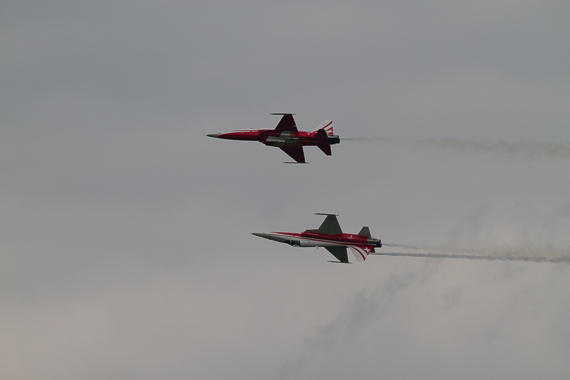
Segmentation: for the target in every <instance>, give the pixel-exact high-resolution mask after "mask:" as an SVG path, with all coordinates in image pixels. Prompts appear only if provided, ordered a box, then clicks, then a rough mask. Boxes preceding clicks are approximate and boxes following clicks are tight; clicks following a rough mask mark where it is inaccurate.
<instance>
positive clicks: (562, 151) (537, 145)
mask: <svg viewBox="0 0 570 380" xmlns="http://www.w3.org/2000/svg"><path fill="white" fill-rule="evenodd" d="M342 141H366V142H377V143H395V144H407V145H415V146H424V147H428V148H435V149H439V150H452V151H454V152H455V153H458V154H462V153H468V152H476V153H485V154H494V155H496V156H507V157H509V158H510V157H513V156H523V157H526V158H528V159H539V158H543V157H544V158H570V143H567V144H559V143H548V142H537V141H519V142H516V143H513V142H504V141H486V140H480V141H475V140H459V139H434V138H432V139H413V138H389V137H348V138H343V139H342Z"/></svg>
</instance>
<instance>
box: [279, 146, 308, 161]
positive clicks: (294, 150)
mask: <svg viewBox="0 0 570 380" xmlns="http://www.w3.org/2000/svg"><path fill="white" fill-rule="evenodd" d="M281 150H282V151H283V152H285V153H287V154H288V155H289V157H291V158H292V159H294V160H295V161H297V162H298V163H300V164H303V163H305V152H303V147H302V146H299V147H289V146H287V147H285V146H282V147H281Z"/></svg>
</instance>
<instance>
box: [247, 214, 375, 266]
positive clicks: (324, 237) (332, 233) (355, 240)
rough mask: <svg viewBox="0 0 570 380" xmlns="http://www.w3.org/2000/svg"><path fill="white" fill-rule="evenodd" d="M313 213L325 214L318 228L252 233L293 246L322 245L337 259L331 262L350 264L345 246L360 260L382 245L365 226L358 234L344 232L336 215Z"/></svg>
mask: <svg viewBox="0 0 570 380" xmlns="http://www.w3.org/2000/svg"><path fill="white" fill-rule="evenodd" d="M315 215H326V218H325V220H324V222H323V223H322V224H321V226H320V227H319V229H318V230H306V231H305V232H302V233H300V234H299V233H293V232H270V233H257V232H254V233H253V235H255V236H259V237H262V238H265V239H269V240H275V241H278V242H280V243H287V244H289V245H292V246H293V247H324V248H325V249H326V250H327V251H329V252H330V253H332V254H333V256H334V257H336V258H337V259H338V261H329V262H332V263H345V264H350V262H349V261H348V255H347V251H346V248H347V247H348V248H350V250H351V251H352V253H353V254H354V258H355V259H356V261H360V262H362V261H364V260H366V258H367V257H368V255H369V254H370V253H374V252H375V251H374V248H375V247H378V248H380V247H382V242H381V241H380V239H375V238H373V237H371V236H370V230H369V229H368V227H366V226H365V227H362V229H361V230H360V232H359V233H358V235H353V234H345V233H343V232H342V229H341V228H340V224H339V223H338V220H337V218H336V217H337V216H338V215H335V214H320V213H316V214H315Z"/></svg>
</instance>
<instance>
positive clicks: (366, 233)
mask: <svg viewBox="0 0 570 380" xmlns="http://www.w3.org/2000/svg"><path fill="white" fill-rule="evenodd" d="M358 236H366V237H372V235H370V230H369V229H368V227H366V226H364V227H362V229H361V230H360V232H359V233H358Z"/></svg>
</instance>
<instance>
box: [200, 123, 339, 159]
mask: <svg viewBox="0 0 570 380" xmlns="http://www.w3.org/2000/svg"><path fill="white" fill-rule="evenodd" d="M271 115H283V117H282V118H281V121H280V122H279V124H277V127H276V128H275V129H246V130H238V131H230V132H224V133H212V134H209V135H208V136H209V137H216V138H219V139H227V140H249V141H259V142H261V143H263V144H265V145H269V146H276V147H279V148H281V150H282V151H284V152H285V153H287V154H288V155H289V156H290V157H291V158H292V159H294V160H295V161H297V162H298V163H305V153H304V152H303V147H304V146H309V145H312V146H318V147H319V148H321V150H322V151H323V152H325V154H326V155H327V156H330V155H331V154H332V152H331V145H333V144H338V143H339V142H340V138H339V137H338V136H337V135H334V134H333V127H332V121H331V120H325V121H323V122H322V123H321V124H320V125H319V126H318V127H317V128H315V129H314V130H313V131H311V132H304V131H298V130H297V126H296V125H295V120H294V119H293V115H294V114H292V113H272V114H271Z"/></svg>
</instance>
